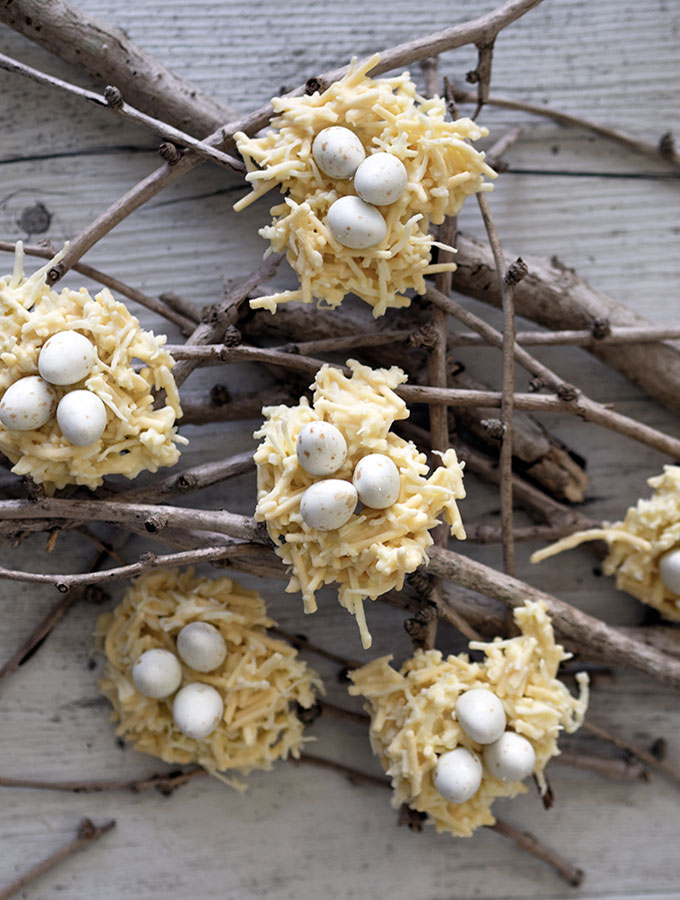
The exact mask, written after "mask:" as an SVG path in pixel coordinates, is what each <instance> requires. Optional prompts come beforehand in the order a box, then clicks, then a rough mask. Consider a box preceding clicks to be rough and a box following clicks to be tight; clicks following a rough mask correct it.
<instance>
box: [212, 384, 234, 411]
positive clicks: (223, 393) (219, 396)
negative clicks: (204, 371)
mask: <svg viewBox="0 0 680 900" xmlns="http://www.w3.org/2000/svg"><path fill="white" fill-rule="evenodd" d="M210 402H211V403H212V405H213V406H226V405H227V404H228V403H231V391H230V390H229V388H228V387H227V386H226V384H214V385H213V386H212V387H211V388H210Z"/></svg>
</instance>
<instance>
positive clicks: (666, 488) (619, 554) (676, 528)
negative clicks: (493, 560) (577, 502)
mask: <svg viewBox="0 0 680 900" xmlns="http://www.w3.org/2000/svg"><path fill="white" fill-rule="evenodd" d="M647 484H648V485H649V486H650V487H652V488H654V494H653V496H652V497H651V498H649V499H647V500H645V499H641V500H638V502H637V504H636V505H635V506H631V507H629V508H628V510H627V512H626V516H625V518H624V520H623V522H614V523H612V524H611V525H610V524H608V523H606V522H605V523H604V525H603V527H602V528H601V529H590V530H588V531H577V532H575V533H574V534H571V535H569V536H568V537H566V538H562V540H560V541H557V542H556V543H554V544H551V545H550V546H548V547H545V548H543V549H542V550H537V551H536V552H535V553H534V554H533V555H532V557H531V561H532V562H534V563H537V562H541V561H542V560H544V559H547V558H548V557H550V556H554V555H555V554H557V553H561V552H562V551H563V550H571V549H572V548H573V547H578V546H579V544H582V543H584V542H585V541H596V540H604V541H606V542H607V543H608V544H609V554H608V555H607V557H606V558H605V560H604V562H603V563H602V571H603V572H604V573H605V574H606V575H615V576H616V586H617V588H619V590H621V591H625V592H626V593H628V594H631V595H632V596H633V597H637V599H638V600H641V601H642V602H643V603H647V604H648V605H649V606H653V607H654V608H655V609H658V610H659V612H660V613H661V615H662V616H664V617H665V618H666V619H671V620H672V621H680V596H679V595H678V594H674V593H673V592H672V591H670V590H669V589H668V588H667V587H666V585H665V584H664V583H663V580H662V579H661V576H660V574H659V560H660V559H661V557H662V556H663V555H664V554H665V553H668V552H669V551H670V550H673V549H674V548H677V547H679V546H680V466H664V472H663V475H657V476H655V477H654V478H649V479H648V480H647Z"/></svg>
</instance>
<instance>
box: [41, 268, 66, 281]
mask: <svg viewBox="0 0 680 900" xmlns="http://www.w3.org/2000/svg"><path fill="white" fill-rule="evenodd" d="M65 271H66V270H65V268H64V266H63V265H62V264H61V263H57V264H56V266H52V268H51V269H50V270H49V272H48V273H47V277H46V279H45V280H46V281H47V283H48V284H49V285H53V284H56V283H57V282H58V281H59V279H60V278H62V277H63V275H64V272H65Z"/></svg>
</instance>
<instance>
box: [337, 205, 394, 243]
mask: <svg viewBox="0 0 680 900" xmlns="http://www.w3.org/2000/svg"><path fill="white" fill-rule="evenodd" d="M327 223H328V227H329V229H330V232H331V234H332V235H333V237H334V238H335V240H336V241H337V242H338V243H339V244H342V246H343V247H350V248H351V249H352V250H367V249H368V248H369V247H375V246H376V245H377V244H380V243H381V242H382V241H383V240H384V239H385V235H386V234H387V225H386V224H385V220H384V219H383V217H382V215H381V214H380V213H379V212H378V210H377V209H376V208H375V206H370V205H369V204H368V203H365V202H364V201H363V200H362V199H361V198H360V197H352V196H349V197H340V199H339V200H336V201H335V203H333V204H332V206H331V208H330V209H329V210H328V217H327Z"/></svg>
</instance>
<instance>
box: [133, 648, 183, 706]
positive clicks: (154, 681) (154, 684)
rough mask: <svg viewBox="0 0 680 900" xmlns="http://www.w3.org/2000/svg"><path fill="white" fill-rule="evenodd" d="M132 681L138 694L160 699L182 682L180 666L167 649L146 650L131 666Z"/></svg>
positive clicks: (173, 691) (169, 693) (171, 692)
mask: <svg viewBox="0 0 680 900" xmlns="http://www.w3.org/2000/svg"><path fill="white" fill-rule="evenodd" d="M132 681H133V683H134V685H135V687H136V688H137V690H138V691H139V693H140V694H144V696H145V697H150V698H151V699H152V700H162V699H163V698H164V697H169V696H170V695H171V694H174V693H175V691H176V690H177V688H178V687H179V686H180V684H181V683H182V667H181V666H180V664H179V660H178V659H177V657H176V656H175V654H174V653H170V651H169V650H163V649H161V648H160V647H159V648H155V649H153V650H146V651H145V652H144V653H142V654H141V656H138V657H137V659H136V660H135V662H134V665H133V666H132Z"/></svg>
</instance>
